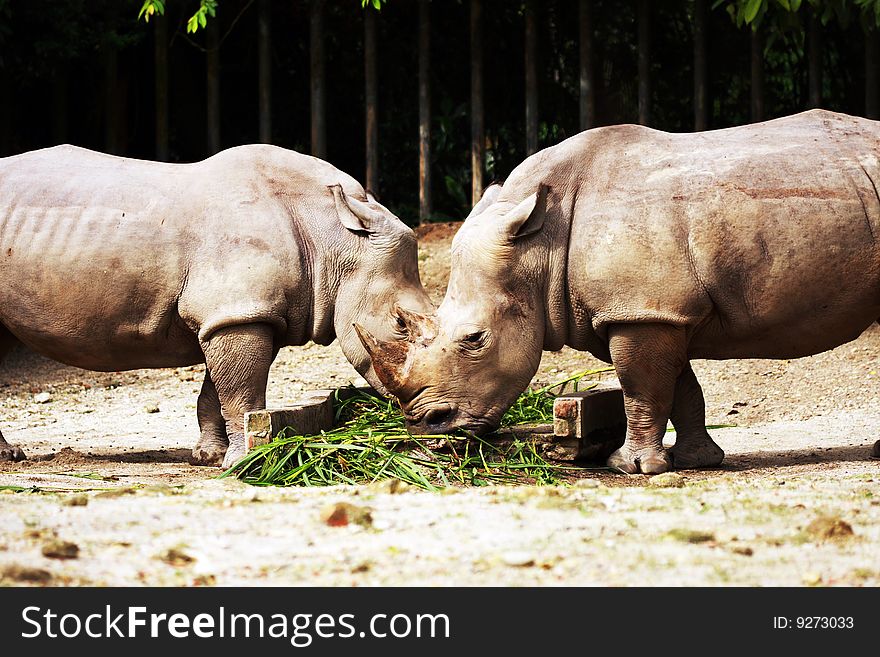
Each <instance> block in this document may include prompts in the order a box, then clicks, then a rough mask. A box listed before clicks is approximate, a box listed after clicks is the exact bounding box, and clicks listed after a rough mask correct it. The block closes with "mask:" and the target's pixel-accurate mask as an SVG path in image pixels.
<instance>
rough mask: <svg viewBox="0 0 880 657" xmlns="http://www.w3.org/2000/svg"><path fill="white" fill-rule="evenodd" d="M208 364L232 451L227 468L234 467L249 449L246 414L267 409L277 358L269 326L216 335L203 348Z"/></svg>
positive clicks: (231, 329) (225, 458)
mask: <svg viewBox="0 0 880 657" xmlns="http://www.w3.org/2000/svg"><path fill="white" fill-rule="evenodd" d="M202 350H203V351H204V352H205V363H206V364H207V367H208V372H209V373H210V376H211V381H213V383H214V387H215V389H216V391H217V399H218V400H219V403H220V412H221V415H222V416H223V421H224V423H225V425H226V436H227V437H228V439H229V447H228V448H227V449H226V453H225V455H224V456H223V467H224V468H229V467H232V466H233V465H234V464H235V462H236V461H238V460H239V459H240V458H241V457H243V456H244V455H245V454H246V452H247V449H246V447H245V442H244V414H245V413H247V412H248V411H257V410H260V409H263V408H265V407H266V384H267V382H268V380H269V367H270V366H271V365H272V360H273V359H274V357H275V349H274V345H273V330H272V327H271V326H269V325H268V324H242V325H240V326H229V327H226V328H223V329H220V330H218V331H216V332H215V333H214V334H213V335H212V336H211V337H210V338H209V339H208V340H207V341H205V342H204V343H203V344H202Z"/></svg>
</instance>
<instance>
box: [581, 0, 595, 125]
mask: <svg viewBox="0 0 880 657" xmlns="http://www.w3.org/2000/svg"><path fill="white" fill-rule="evenodd" d="M580 2H581V6H580V15H579V18H580V20H579V23H580V127H581V130H589V129H590V128H592V127H593V126H595V125H596V84H595V80H594V79H593V7H592V0H580Z"/></svg>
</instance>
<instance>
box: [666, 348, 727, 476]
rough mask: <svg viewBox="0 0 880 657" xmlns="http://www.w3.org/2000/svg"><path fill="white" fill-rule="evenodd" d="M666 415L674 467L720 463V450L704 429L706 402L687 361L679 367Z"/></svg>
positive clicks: (705, 465)
mask: <svg viewBox="0 0 880 657" xmlns="http://www.w3.org/2000/svg"><path fill="white" fill-rule="evenodd" d="M670 419H671V420H672V425H673V426H674V427H675V446H673V447H672V449H670V450H669V451H670V452H671V453H672V460H673V464H674V465H675V467H676V468H677V469H679V470H682V469H684V470H687V469H691V468H712V467H715V466H717V465H721V461H723V460H724V450H722V449H721V448H720V447H719V446H718V445H716V444H715V441H714V440H712V437H711V436H710V435H709V432H708V431H706V402H705V400H704V399H703V390H702V388H700V383H699V381H697V377H696V375H695V374H694V371H693V369H691V366H690V363H688V364H687V366H686V367H685V368H684V369H683V370H682V372H681V374H679V376H678V381H676V383H675V398H674V400H673V402H672V415H671V416H670Z"/></svg>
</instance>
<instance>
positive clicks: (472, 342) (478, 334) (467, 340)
mask: <svg viewBox="0 0 880 657" xmlns="http://www.w3.org/2000/svg"><path fill="white" fill-rule="evenodd" d="M485 341H486V332H485V331H475V332H473V333H468V334H467V335H466V336H464V337H463V338H462V339H461V343H462V345H463V346H464V347H468V348H470V349H475V348H476V347H481V346H482V345H483V343H484V342H485Z"/></svg>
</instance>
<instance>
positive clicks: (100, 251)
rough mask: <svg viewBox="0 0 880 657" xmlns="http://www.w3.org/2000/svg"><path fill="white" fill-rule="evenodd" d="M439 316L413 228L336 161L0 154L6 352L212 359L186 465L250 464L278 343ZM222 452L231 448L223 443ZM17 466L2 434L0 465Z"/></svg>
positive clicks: (121, 360) (161, 363)
mask: <svg viewBox="0 0 880 657" xmlns="http://www.w3.org/2000/svg"><path fill="white" fill-rule="evenodd" d="M406 309H410V310H414V311H425V312H427V311H431V310H432V309H433V306H432V305H431V302H430V301H429V299H428V297H427V295H426V293H425V291H424V289H423V288H422V285H421V282H420V280H419V272H418V259H417V244H416V239H415V235H414V233H413V231H412V230H410V229H409V228H408V227H407V226H406V225H405V224H404V223H403V222H401V221H400V220H399V219H398V218H397V217H395V216H394V215H393V214H392V213H391V212H390V211H389V210H387V209H386V208H385V207H383V206H382V205H380V204H379V203H378V202H377V201H376V200H375V198H373V197H372V195H367V193H366V192H365V191H364V189H363V188H362V187H361V185H360V184H358V183H357V182H356V181H355V180H354V179H353V178H351V177H350V176H348V175H346V174H345V173H343V172H342V171H339V170H338V169H336V168H335V167H334V166H332V165H331V164H329V163H327V162H324V161H322V160H319V159H317V158H314V157H310V156H307V155H302V154H300V153H296V152H294V151H290V150H286V149H283V148H279V147H276V146H270V145H249V146H240V147H237V148H231V149H229V150H226V151H223V152H221V153H218V154H217V155H215V156H213V157H210V158H208V159H206V160H204V161H201V162H196V163H192V164H165V163H158V162H149V161H142V160H134V159H128V158H121V157H114V156H110V155H105V154H102V153H97V152H93V151H89V150H86V149H82V148H77V147H72V146H66V145H65V146H56V147H53V148H47V149H43V150H38V151H33V152H29V153H23V154H21V155H15V156H12V157H7V158H3V159H0V357H2V354H3V353H5V352H6V351H7V350H8V349H9V348H10V347H11V346H12V345H13V344H14V343H16V342H18V341H20V342H22V343H24V344H25V345H27V346H28V347H30V348H31V349H33V350H34V351H36V352H38V353H40V354H43V355H45V356H48V357H50V358H52V359H55V360H58V361H61V362H62V363H66V364H68V365H74V366H76V367H80V368H84V369H89V370H99V371H108V370H110V371H115V370H129V369H136V368H155V367H174V366H184V365H192V364H195V363H200V362H204V363H206V365H207V367H206V374H205V379H204V383H203V385H202V389H201V393H200V394H199V397H198V405H197V414H198V421H199V428H200V431H201V437H200V439H199V440H198V443H197V444H196V446H195V448H194V449H193V452H192V462H193V463H196V464H203V465H219V464H221V463H223V464H224V466H228V465H230V464H231V463H233V462H234V461H235V459H237V458H238V457H240V456H242V455H243V453H244V440H243V416H244V413H245V412H247V411H252V410H256V409H260V408H263V407H264V405H265V395H266V385H267V378H268V374H269V366H270V365H271V363H272V361H273V359H274V357H275V355H276V354H277V352H278V350H279V349H280V348H281V347H283V346H286V345H302V344H305V343H306V342H308V341H310V340H311V341H314V342H316V343H319V344H329V343H330V342H332V341H333V339H334V338H338V340H339V344H340V346H341V348H342V351H343V352H344V354H345V356H346V357H347V358H348V360H349V361H350V362H351V363H352V365H354V367H355V369H356V370H357V371H358V372H360V373H361V374H363V375H364V376H365V378H366V379H367V381H368V382H369V383H371V384H373V385H374V386H376V387H377V388H378V389H380V390H381V382H379V381H378V380H377V379H376V378H375V376H374V374H373V372H372V369H371V367H370V359H369V357H368V356H367V353H366V351H364V349H363V347H362V346H361V343H360V341H359V340H358V338H357V336H356V334H355V333H354V331H353V328H352V325H353V323H354V322H358V323H359V324H363V325H364V326H367V327H369V330H370V331H375V332H376V333H377V335H382V336H384V338H383V339H387V340H393V339H394V337H395V336H396V335H399V334H400V328H399V325H403V320H402V319H400V318H399V316H398V315H399V313H401V312H405V311H406ZM227 448H228V449H227ZM22 458H24V454H23V452H22V450H21V449H20V448H18V447H14V446H12V445H10V444H9V443H7V442H6V440H5V439H4V438H3V437H2V436H0V459H6V460H8V459H13V460H18V459H22Z"/></svg>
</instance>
